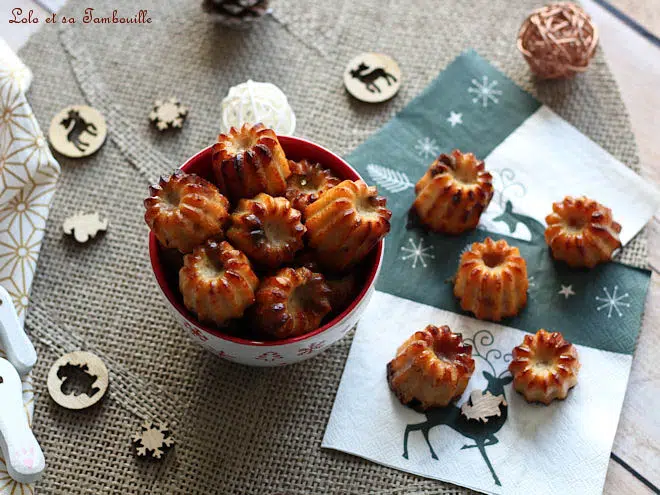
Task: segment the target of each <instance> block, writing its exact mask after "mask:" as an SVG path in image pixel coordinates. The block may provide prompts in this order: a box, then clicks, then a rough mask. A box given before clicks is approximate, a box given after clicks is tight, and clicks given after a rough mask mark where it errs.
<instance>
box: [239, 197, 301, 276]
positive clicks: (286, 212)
mask: <svg viewBox="0 0 660 495" xmlns="http://www.w3.org/2000/svg"><path fill="white" fill-rule="evenodd" d="M301 216H302V215H301V213H300V212H299V211H298V210H296V209H294V208H291V203H289V200H288V199H286V198H273V197H272V196H269V195H268V194H264V193H261V194H258V195H257V196H256V197H255V198H254V199H241V200H240V201H239V202H238V207H237V208H236V210H235V211H234V213H232V214H231V226H230V227H229V229H227V238H228V239H229V241H230V242H231V243H232V244H233V245H234V246H236V247H237V248H238V249H240V250H241V251H243V252H244V253H245V254H247V255H248V256H249V257H250V259H251V260H253V261H254V262H255V263H258V264H259V265H261V266H263V267H267V268H277V267H278V266H281V265H282V264H284V263H288V262H290V261H293V259H294V257H295V255H296V251H298V250H299V249H301V248H302V247H303V236H304V235H305V226H304V225H303V224H302V223H300V218H301Z"/></svg>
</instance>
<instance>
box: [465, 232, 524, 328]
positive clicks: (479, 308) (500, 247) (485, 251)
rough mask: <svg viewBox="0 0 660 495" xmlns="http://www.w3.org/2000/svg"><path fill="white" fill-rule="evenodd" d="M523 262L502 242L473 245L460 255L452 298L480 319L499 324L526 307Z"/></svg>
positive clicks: (489, 239)
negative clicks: (456, 298) (498, 322)
mask: <svg viewBox="0 0 660 495" xmlns="http://www.w3.org/2000/svg"><path fill="white" fill-rule="evenodd" d="M528 286H529V281H528V280H527V263H525V260H524V259H523V258H522V257H521V256H520V251H519V250H518V248H517V247H513V246H509V245H508V244H507V242H506V241H505V240H499V241H497V242H495V241H493V240H492V239H491V238H490V237H488V238H486V240H485V241H484V242H483V243H479V242H475V243H474V244H472V246H471V247H470V249H469V250H468V251H466V252H465V253H463V254H462V255H461V260H460V263H459V267H458V272H457V274H456V278H455V281H454V295H455V296H456V297H458V298H459V299H460V302H461V308H463V309H464V310H465V311H471V312H472V313H474V316H476V317H477V318H479V319H480V320H493V321H500V320H501V319H502V318H506V317H508V316H514V315H516V314H518V312H519V311H520V310H521V309H522V308H523V307H524V306H525V304H527V289H528Z"/></svg>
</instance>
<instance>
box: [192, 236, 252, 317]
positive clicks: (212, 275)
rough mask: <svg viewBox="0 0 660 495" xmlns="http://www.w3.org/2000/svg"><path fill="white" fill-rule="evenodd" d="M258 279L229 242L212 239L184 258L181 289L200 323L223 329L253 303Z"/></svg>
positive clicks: (247, 261)
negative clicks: (219, 326)
mask: <svg viewBox="0 0 660 495" xmlns="http://www.w3.org/2000/svg"><path fill="white" fill-rule="evenodd" d="M258 285H259V279H258V278H257V276H256V275H255V274H254V272H253V271H252V267H251V266H250V261H249V260H248V259H247V257H246V256H245V255H244V254H243V253H241V252H240V251H239V250H237V249H234V248H233V247H232V245H231V244H229V243H228V242H226V241H221V242H219V241H217V240H215V239H209V240H208V241H206V243H204V244H202V245H201V246H198V247H196V248H195V250H194V251H193V252H192V253H190V254H187V255H186V256H185V257H184V262H183V268H181V270H180V271H179V289H180V290H181V294H182V295H183V303H184V304H185V306H186V307H187V308H188V309H189V310H190V311H192V312H193V313H195V314H196V315H197V318H199V320H200V321H204V322H212V323H215V324H217V325H223V324H225V323H227V322H228V321H229V320H230V319H232V318H240V317H241V316H243V312H244V311H245V310H246V309H247V308H248V307H249V306H250V305H251V304H252V303H253V302H254V292H255V290H256V289H257V286H258Z"/></svg>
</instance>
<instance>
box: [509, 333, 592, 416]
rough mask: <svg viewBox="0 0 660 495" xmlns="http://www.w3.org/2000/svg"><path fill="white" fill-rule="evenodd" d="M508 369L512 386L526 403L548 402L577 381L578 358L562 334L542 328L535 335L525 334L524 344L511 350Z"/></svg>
mask: <svg viewBox="0 0 660 495" xmlns="http://www.w3.org/2000/svg"><path fill="white" fill-rule="evenodd" d="M509 371H511V374H512V375H513V388H515V389H516V390H517V391H518V392H520V393H521V394H523V395H524V396H525V400H527V402H542V403H543V404H546V405H548V404H550V402H552V401H553V400H554V399H565V398H566V396H567V395H568V391H569V390H570V389H571V388H572V387H574V386H575V385H576V384H577V380H578V372H579V371H580V361H579V359H578V353H577V349H576V348H575V346H574V345H573V344H571V343H570V342H567V341H566V340H564V337H563V336H562V334H561V333H559V332H552V333H550V332H548V331H546V330H543V329H541V330H539V331H538V332H536V335H525V338H524V339H523V343H522V344H521V345H519V346H518V347H516V348H514V349H513V359H512V361H511V363H509Z"/></svg>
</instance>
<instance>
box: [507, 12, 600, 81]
mask: <svg viewBox="0 0 660 495" xmlns="http://www.w3.org/2000/svg"><path fill="white" fill-rule="evenodd" d="M597 45H598V30H597V29H596V26H594V24H593V23H592V22H591V18H590V17H589V16H588V15H587V13H586V12H585V11H584V10H582V9H581V8H580V7H578V6H577V5H575V4H573V3H553V4H550V5H546V6H545V7H541V8H540V9H537V10H535V11H534V12H532V13H531V14H530V15H529V17H527V19H526V20H525V22H523V25H522V26H521V27H520V32H519V33H518V50H520V51H521V52H522V54H523V55H524V57H525V60H527V63H528V64H529V66H530V68H531V69H532V72H534V74H536V76H537V77H539V78H541V79H554V78H560V77H571V76H574V75H575V74H576V73H578V72H584V71H585V70H587V66H588V65H589V61H590V60H591V58H592V57H593V56H594V54H595V53H596V46H597Z"/></svg>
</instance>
